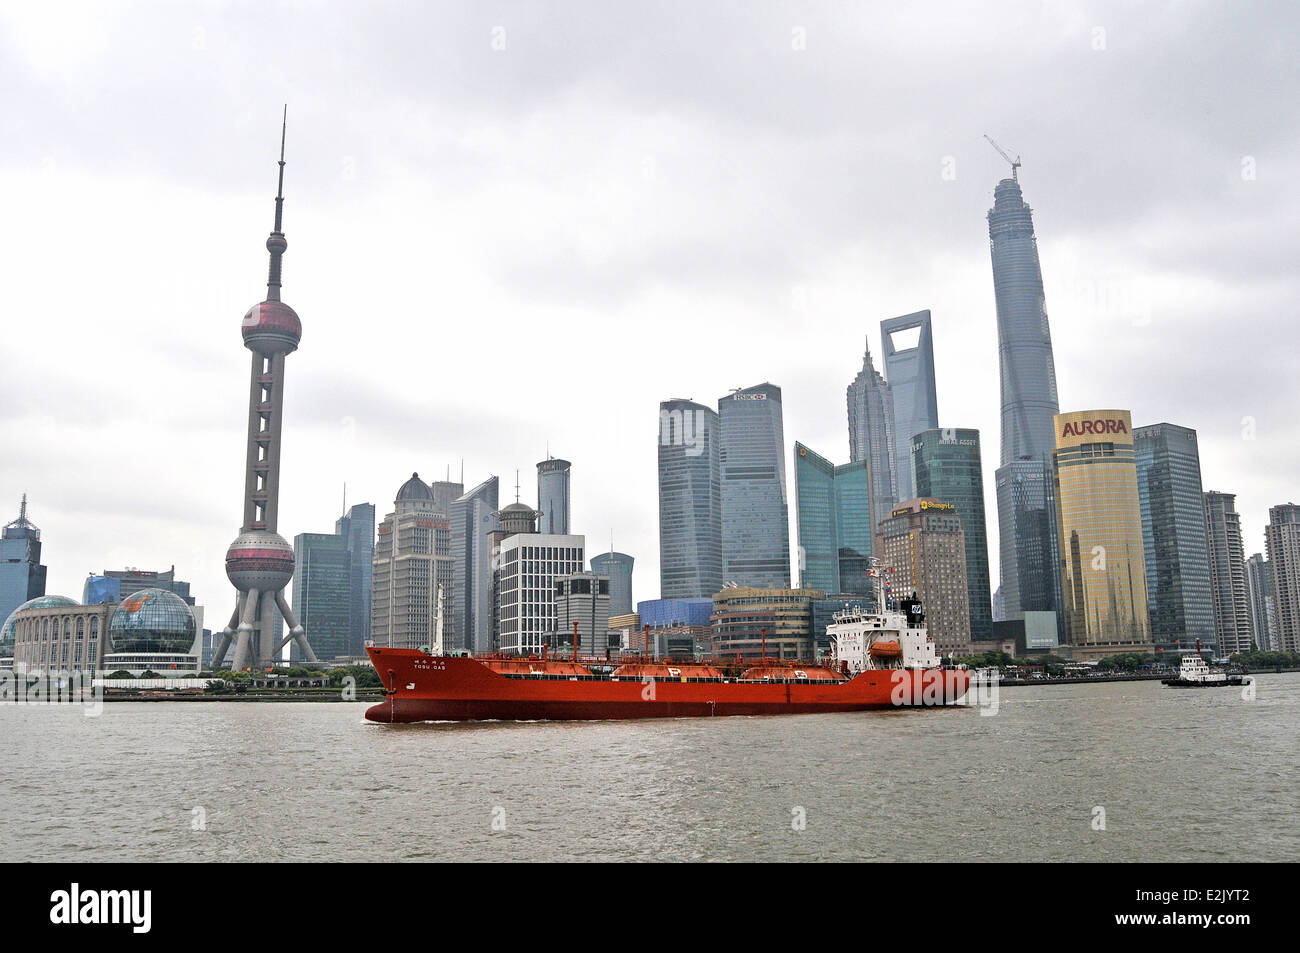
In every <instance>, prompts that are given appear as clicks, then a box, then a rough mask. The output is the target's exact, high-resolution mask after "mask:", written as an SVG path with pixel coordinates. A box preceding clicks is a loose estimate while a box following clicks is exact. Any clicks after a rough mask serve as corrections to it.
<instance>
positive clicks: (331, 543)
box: [293, 533, 355, 661]
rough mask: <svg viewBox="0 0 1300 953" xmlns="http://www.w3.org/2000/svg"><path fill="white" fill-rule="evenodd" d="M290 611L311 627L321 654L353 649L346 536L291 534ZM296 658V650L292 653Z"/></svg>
mask: <svg viewBox="0 0 1300 953" xmlns="http://www.w3.org/2000/svg"><path fill="white" fill-rule="evenodd" d="M293 553H294V569H293V611H294V613H295V614H296V615H297V616H298V618H299V619H300V620H301V621H302V624H303V626H304V627H308V626H310V627H311V640H312V646H313V648H315V649H316V651H317V652H319V653H320V656H321V658H324V659H333V658H337V657H338V656H340V655H352V654H355V653H354V652H353V651H352V599H351V596H352V586H351V583H352V572H351V570H352V566H351V560H350V558H349V556H348V541H347V538H346V537H343V536H339V535H337V534H335V533H299V534H298V535H297V536H295V537H294V538H293ZM293 658H294V661H298V660H299V659H298V657H297V652H294V653H293Z"/></svg>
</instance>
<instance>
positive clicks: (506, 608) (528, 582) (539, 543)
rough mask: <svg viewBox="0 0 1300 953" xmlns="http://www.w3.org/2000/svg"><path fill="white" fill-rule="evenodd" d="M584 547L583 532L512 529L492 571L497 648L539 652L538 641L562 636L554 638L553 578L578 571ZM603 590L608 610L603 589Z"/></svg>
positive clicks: (556, 641)
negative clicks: (525, 531) (493, 573)
mask: <svg viewBox="0 0 1300 953" xmlns="http://www.w3.org/2000/svg"><path fill="white" fill-rule="evenodd" d="M502 522H503V525H504V523H505V521H504V520H503V521H502ZM585 548H586V539H585V538H584V537H582V536H574V535H568V536H560V535H556V534H554V533H516V534H515V535H513V536H509V537H507V538H506V539H505V540H504V541H503V542H502V543H501V551H500V556H499V559H498V562H499V564H500V569H499V570H498V574H497V617H498V620H499V625H500V636H499V638H500V648H501V651H503V652H511V653H523V654H527V653H530V652H540V651H541V650H542V646H543V645H548V644H549V645H555V644H559V643H561V642H563V641H564V639H563V636H560V637H559V638H558V639H557V632H556V629H557V613H556V605H555V600H556V595H557V592H556V580H557V579H559V578H560V577H561V576H572V575H575V574H580V573H582V572H583V567H584V566H585V565H586V556H585V554H584V549H585ZM606 588H608V582H606ZM605 595H606V600H605V601H604V602H603V605H604V607H605V611H606V613H608V611H609V608H608V606H609V603H608V595H609V594H608V592H606V593H605ZM608 618H609V617H608V615H606V621H608Z"/></svg>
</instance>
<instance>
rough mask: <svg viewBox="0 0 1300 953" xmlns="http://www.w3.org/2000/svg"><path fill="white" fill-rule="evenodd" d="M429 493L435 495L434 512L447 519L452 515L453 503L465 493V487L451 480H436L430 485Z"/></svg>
mask: <svg viewBox="0 0 1300 953" xmlns="http://www.w3.org/2000/svg"><path fill="white" fill-rule="evenodd" d="M429 492H431V493H432V494H433V511H434V512H435V513H440V514H442V516H443V517H444V518H445V517H447V516H450V515H451V504H452V502H453V501H454V500H457V499H459V498H460V497H461V496H462V495H463V494H464V493H465V485H464V484H463V483H453V482H452V481H451V480H434V481H433V482H432V483H430V484H429Z"/></svg>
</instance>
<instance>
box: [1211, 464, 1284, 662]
mask: <svg viewBox="0 0 1300 953" xmlns="http://www.w3.org/2000/svg"><path fill="white" fill-rule="evenodd" d="M1202 500H1203V501H1204V504H1205V538H1206V543H1207V545H1208V547H1209V555H1210V592H1211V594H1212V596H1213V599H1214V630H1215V643H1216V645H1217V646H1218V651H1219V654H1220V655H1225V656H1226V655H1231V654H1232V653H1233V652H1245V651H1247V650H1248V649H1249V648H1250V643H1251V640H1252V638H1253V637H1254V626H1253V624H1252V622H1251V618H1250V591H1249V588H1248V587H1247V585H1246V549H1245V546H1244V544H1243V543H1242V539H1241V517H1240V515H1238V513H1237V508H1236V500H1237V496H1236V494H1235V493H1220V492H1218V491H1217V490H1209V491H1207V492H1206V493H1204V494H1203V495H1202ZM1271 512H1272V511H1270V515H1271ZM1272 558H1273V557H1272V552H1271V551H1270V553H1269V560H1270V562H1271V561H1272ZM1274 578H1276V574H1275V576H1274ZM1274 592H1275V593H1276V592H1277V590H1276V589H1275V590H1274Z"/></svg>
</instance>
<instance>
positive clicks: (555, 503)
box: [537, 457, 573, 536]
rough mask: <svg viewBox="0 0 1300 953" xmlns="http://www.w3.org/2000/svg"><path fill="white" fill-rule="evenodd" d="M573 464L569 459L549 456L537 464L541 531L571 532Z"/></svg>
mask: <svg viewBox="0 0 1300 953" xmlns="http://www.w3.org/2000/svg"><path fill="white" fill-rule="evenodd" d="M572 467H573V464H571V463H570V462H569V461H568V460H560V459H558V458H556V457H547V458H546V459H545V460H543V461H542V462H541V463H539V464H537V508H538V509H539V510H541V512H542V515H541V525H540V531H541V532H543V533H549V534H551V535H553V536H565V535H567V534H568V532H569V503H570V500H569V471H570V470H571V469H572Z"/></svg>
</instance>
